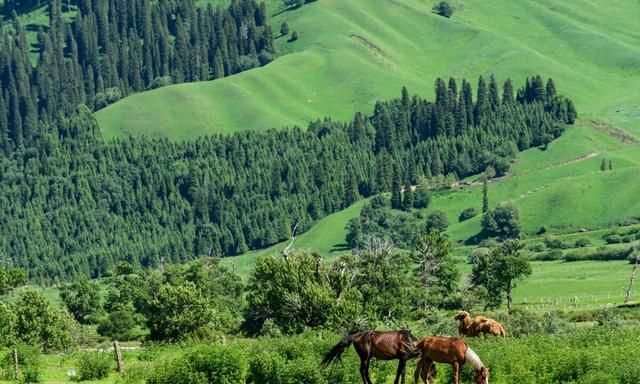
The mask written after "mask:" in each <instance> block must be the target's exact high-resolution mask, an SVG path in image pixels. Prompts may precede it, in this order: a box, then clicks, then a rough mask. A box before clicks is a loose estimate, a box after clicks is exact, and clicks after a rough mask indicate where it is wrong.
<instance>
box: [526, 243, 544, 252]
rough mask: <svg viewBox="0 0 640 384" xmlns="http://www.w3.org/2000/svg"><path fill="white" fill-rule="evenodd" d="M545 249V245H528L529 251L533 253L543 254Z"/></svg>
mask: <svg viewBox="0 0 640 384" xmlns="http://www.w3.org/2000/svg"><path fill="white" fill-rule="evenodd" d="M545 248H546V247H545V245H544V244H542V243H532V244H529V245H527V250H529V251H531V252H542V251H544V249H545Z"/></svg>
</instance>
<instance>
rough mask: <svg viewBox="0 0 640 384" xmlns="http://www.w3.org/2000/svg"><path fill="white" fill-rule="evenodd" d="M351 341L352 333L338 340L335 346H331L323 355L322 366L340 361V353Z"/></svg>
mask: <svg viewBox="0 0 640 384" xmlns="http://www.w3.org/2000/svg"><path fill="white" fill-rule="evenodd" d="M351 343H353V335H349V336H347V337H345V338H344V339H342V340H340V342H339V343H338V344H336V345H335V347H333V348H331V350H330V351H329V352H328V353H327V354H326V355H325V356H324V359H322V366H324V367H327V366H328V365H329V364H331V363H333V362H335V361H340V356H342V353H343V352H344V351H345V350H346V349H347V348H349V346H350V345H351Z"/></svg>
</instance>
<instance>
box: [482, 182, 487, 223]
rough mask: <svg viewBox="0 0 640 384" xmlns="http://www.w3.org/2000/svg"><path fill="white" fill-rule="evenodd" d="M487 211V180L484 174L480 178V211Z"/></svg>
mask: <svg viewBox="0 0 640 384" xmlns="http://www.w3.org/2000/svg"><path fill="white" fill-rule="evenodd" d="M488 211H489V181H488V178H487V177H486V176H485V177H484V178H483V179H482V213H483V214H484V213H487V212H488Z"/></svg>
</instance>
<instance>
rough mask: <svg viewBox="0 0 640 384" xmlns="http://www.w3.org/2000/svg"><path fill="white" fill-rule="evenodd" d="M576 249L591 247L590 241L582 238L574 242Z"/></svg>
mask: <svg viewBox="0 0 640 384" xmlns="http://www.w3.org/2000/svg"><path fill="white" fill-rule="evenodd" d="M574 245H575V246H576V248H584V247H588V246H590V245H591V240H589V239H588V238H586V237H582V238H580V239H578V240H576V242H575V244H574Z"/></svg>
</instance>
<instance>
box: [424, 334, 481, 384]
mask: <svg viewBox="0 0 640 384" xmlns="http://www.w3.org/2000/svg"><path fill="white" fill-rule="evenodd" d="M416 348H418V349H419V350H420V360H419V361H418V366H417V367H416V371H415V373H414V375H413V378H414V383H415V384H418V380H419V379H420V378H422V381H423V382H424V383H425V384H430V383H433V381H431V380H429V378H428V377H427V372H430V370H431V367H432V366H433V363H434V362H435V363H448V364H451V366H452V367H453V383H454V384H458V383H459V380H460V367H461V366H462V365H463V364H464V363H465V362H467V363H469V365H471V367H473V370H474V371H475V375H474V377H473V379H474V381H475V383H476V384H489V370H488V369H487V368H485V366H484V364H482V361H481V360H480V358H479V357H478V355H477V354H476V353H475V352H474V351H473V349H471V348H469V346H468V345H467V343H465V342H464V341H463V340H461V339H458V338H456V337H425V338H424V339H422V340H420V341H419V342H418V343H417V344H416Z"/></svg>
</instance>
